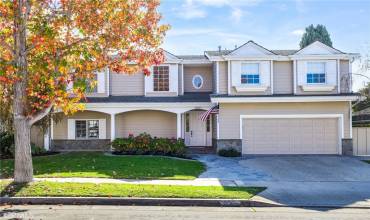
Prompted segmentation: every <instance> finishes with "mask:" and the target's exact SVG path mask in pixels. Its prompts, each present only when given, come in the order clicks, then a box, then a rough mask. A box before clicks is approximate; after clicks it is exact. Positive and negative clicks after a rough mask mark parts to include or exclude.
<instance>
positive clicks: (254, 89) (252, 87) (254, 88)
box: [234, 84, 268, 92]
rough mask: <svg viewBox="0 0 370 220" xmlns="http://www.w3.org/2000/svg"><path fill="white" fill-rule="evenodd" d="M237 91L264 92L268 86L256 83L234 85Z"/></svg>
mask: <svg viewBox="0 0 370 220" xmlns="http://www.w3.org/2000/svg"><path fill="white" fill-rule="evenodd" d="M234 88H235V90H236V91H237V92H264V91H266V90H267V88H268V86H266V85H258V84H254V85H253V84H249V85H245V86H234Z"/></svg>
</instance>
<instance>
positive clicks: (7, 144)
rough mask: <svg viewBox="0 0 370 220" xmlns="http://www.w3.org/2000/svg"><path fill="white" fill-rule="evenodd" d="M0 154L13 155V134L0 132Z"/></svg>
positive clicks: (3, 155) (2, 155) (4, 155)
mask: <svg viewBox="0 0 370 220" xmlns="http://www.w3.org/2000/svg"><path fill="white" fill-rule="evenodd" d="M0 156H1V157H3V158H7V157H14V135H13V134H11V133H9V132H1V133H0Z"/></svg>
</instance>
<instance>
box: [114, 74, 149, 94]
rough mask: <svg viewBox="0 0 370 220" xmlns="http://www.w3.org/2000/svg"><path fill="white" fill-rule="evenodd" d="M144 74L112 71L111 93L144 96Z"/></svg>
mask: <svg viewBox="0 0 370 220" xmlns="http://www.w3.org/2000/svg"><path fill="white" fill-rule="evenodd" d="M144 77H145V76H144V74H143V73H135V74H130V75H129V74H123V73H122V74H117V73H111V86H110V90H111V95H127V96H142V95H144V86H145V83H144Z"/></svg>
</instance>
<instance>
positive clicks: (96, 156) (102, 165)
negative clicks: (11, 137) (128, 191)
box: [0, 152, 205, 180]
mask: <svg viewBox="0 0 370 220" xmlns="http://www.w3.org/2000/svg"><path fill="white" fill-rule="evenodd" d="M33 166H34V175H35V177H98V178H115V179H121V178H122V179H172V180H191V179H195V178H197V177H198V176H199V175H200V174H201V173H202V172H203V171H204V170H205V167H204V165H203V164H202V163H201V162H199V161H195V160H182V159H176V158H168V157H161V156H107V155H104V153H98V152H75V153H65V154H58V155H53V156H43V157H34V158H33ZM13 170H14V160H12V159H8V160H0V177H1V178H11V177H12V176H13Z"/></svg>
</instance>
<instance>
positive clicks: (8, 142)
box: [0, 132, 46, 158]
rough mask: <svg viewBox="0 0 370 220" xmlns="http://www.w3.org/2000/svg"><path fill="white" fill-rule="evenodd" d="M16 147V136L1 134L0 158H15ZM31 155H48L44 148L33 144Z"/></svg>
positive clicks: (6, 133) (7, 133)
mask: <svg viewBox="0 0 370 220" xmlns="http://www.w3.org/2000/svg"><path fill="white" fill-rule="evenodd" d="M14 153H15V145H14V135H13V134H11V133H9V132H2V133H0V156H1V158H14ZM31 153H32V155H33V156H36V155H40V154H44V153H46V150H45V149H44V148H43V147H40V146H37V145H35V144H34V143H31Z"/></svg>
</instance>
